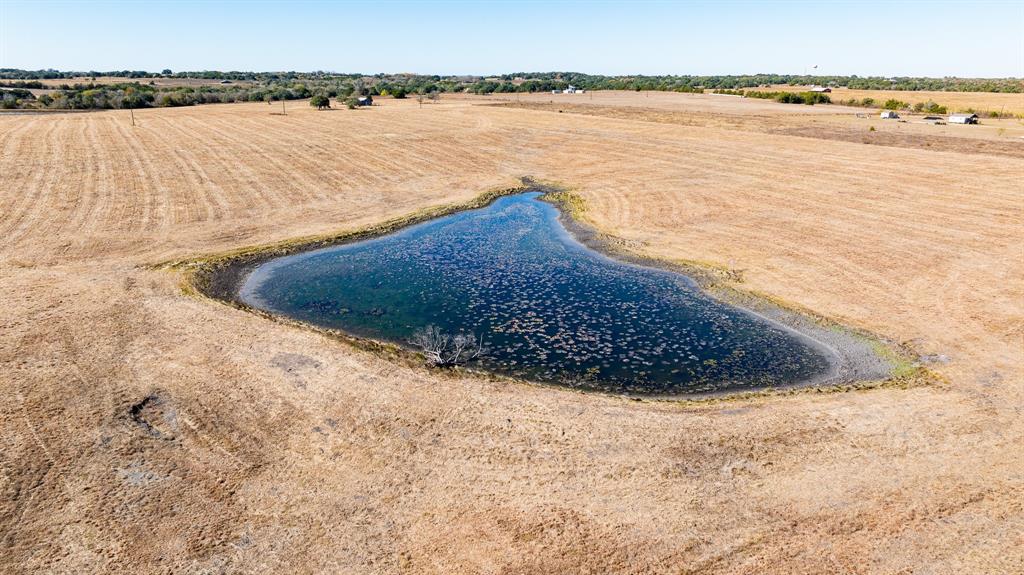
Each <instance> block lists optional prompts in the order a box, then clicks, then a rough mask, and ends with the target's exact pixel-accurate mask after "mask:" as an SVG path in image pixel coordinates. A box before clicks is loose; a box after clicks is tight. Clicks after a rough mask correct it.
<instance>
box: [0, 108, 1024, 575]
mask: <svg viewBox="0 0 1024 575" xmlns="http://www.w3.org/2000/svg"><path fill="white" fill-rule="evenodd" d="M669 96H671V99H668V98H669ZM608 97H609V98H613V97H614V98H618V99H620V100H625V102H624V103H622V104H614V103H611V104H608V107H610V108H615V107H624V108H630V109H639V110H641V114H639V115H637V114H634V115H632V116H625V117H614V116H613V115H612V114H611V113H600V114H594V113H571V112H563V113H559V112H557V111H556V110H545V109H536V108H515V107H503V106H493V105H488V104H492V103H494V102H495V100H494V99H493V98H479V99H474V98H460V99H450V100H442V102H441V103H439V104H431V105H424V106H423V107H422V108H420V107H418V106H417V105H416V103H415V102H414V101H392V100H382V101H381V104H382V105H380V106H375V107H373V108H372V109H363V110H355V111H350V110H334V111H326V112H316V111H313V110H311V109H308V107H306V106H298V105H297V106H293V107H292V110H290V111H289V113H288V115H287V116H281V115H272V114H271V113H270V110H268V107H267V106H266V105H263V104H230V105H213V106H205V107H194V108H177V109H158V110H145V111H136V120H137V122H138V124H139V125H138V126H136V127H135V128H133V127H132V126H131V125H130V124H129V120H128V117H127V115H126V113H122V112H100V113H90V114H49V115H0V238H2V239H3V241H2V242H0V293H3V294H4V298H3V305H2V306H0V384H2V385H3V393H2V394H0V440H2V442H3V443H2V445H3V448H2V450H0V548H2V549H3V553H0V572H5V573H81V572H111V573H163V572H196V573H222V572H223V573H234V572H288V573H325V572H329V573H395V572H402V573H563V572H564V573H595V572H601V573H605V572H617V573H722V574H724V573H730V574H731V573H752V574H753V573H759V574H760V573H821V574H825V573H864V574H875V573H878V574H881V573H991V574H1005V573H1021V572H1024V545H1022V533H1024V498H1022V497H1021V493H1022V492H1024V458H1022V457H1021V451H1022V449H1021V447H1022V445H1024V419H1022V415H1024V414H1022V410H1024V388H1022V384H1024V357H1022V353H1024V352H1022V348H1024V341H1022V338H1024V327H1022V326H1024V243H1022V242H1024V239H1022V238H1024V186H1022V182H1024V159H1021V158H1020V157H1012V156H1007V155H989V154H983V153H967V152H958V151H939V150H935V149H928V148H915V147H907V146H890V145H881V144H878V143H874V144H871V143H869V144H865V143H862V142H856V141H845V140H838V139H834V138H828V137H815V136H814V135H813V134H814V132H811V135H800V136H797V135H788V134H785V133H779V132H777V131H776V132H773V131H772V130H771V129H770V126H768V127H767V128H766V127H765V122H768V123H770V122H772V121H773V118H774V119H775V120H776V121H778V122H779V124H780V126H783V127H787V128H788V127H792V123H793V122H801V121H807V122H812V121H815V120H814V119H815V118H822V121H826V120H825V119H827V118H831V117H832V116H830V115H829V114H830V112H829V110H828V108H825V107H814V108H809V107H800V106H798V107H792V106H789V107H786V106H785V105H781V104H779V105H774V104H772V105H769V106H766V107H764V106H763V104H762V103H759V102H753V103H751V102H750V101H749V100H747V101H745V100H742V99H727V100H712V101H713V102H715V104H714V105H715V106H718V108H717V109H716V110H713V111H707V110H705V109H703V108H702V107H704V106H706V104H705V102H707V101H708V100H707V97H690V96H687V95H680V94H674V95H666V96H664V97H665V98H666V100H665V101H664V103H663V106H668V107H670V108H672V110H675V111H676V112H678V113H680V114H686V113H690V114H691V115H693V116H694V117H697V118H701V119H702V120H701V122H696V123H694V124H693V125H686V124H683V123H680V122H677V121H666V120H665V117H664V116H658V114H656V113H648V112H644V110H649V109H651V108H650V107H649V106H646V105H645V104H647V102H646V101H630V100H629V98H627V97H626V96H625V95H609V96H608ZM631 97H632V98H633V99H635V100H641V99H643V98H644V96H642V95H633V96H631ZM651 99H653V97H652V98H651ZM749 106H756V110H755V111H752V110H751V109H750V108H749ZM655 110H656V109H655ZM831 113H832V114H833V115H834V116H835V117H834V121H836V122H840V123H842V122H846V121H849V120H847V119H845V118H846V117H847V116H848V114H847V113H846V112H843V111H841V110H839V111H837V110H832V112H831ZM643 114H648V115H647V116H646V117H645V116H644V115H643ZM750 116H754V117H756V121H755V122H754V123H749V121H748V120H747V119H745V118H748V117H750ZM882 129H890V128H882ZM976 133H977V132H973V133H972V132H967V131H958V132H951V134H952V135H951V136H950V137H956V138H964V139H966V140H968V144H970V139H971V138H973V137H974V135H973V134H976ZM979 141H980V140H979ZM964 149H970V145H965V148H964ZM524 175H530V176H534V177H536V178H539V179H542V180H548V181H554V182H560V183H562V184H563V185H565V186H568V187H571V188H573V189H574V190H575V191H576V192H578V193H579V194H580V195H581V196H582V197H583V198H585V200H586V203H587V206H588V210H587V212H586V217H587V218H589V220H590V221H591V222H592V223H593V224H594V225H595V226H597V227H599V228H600V229H601V230H603V231H605V232H607V233H609V234H613V235H615V236H618V237H620V238H622V239H624V240H627V241H628V244H629V245H632V246H634V247H635V249H636V250H638V251H640V252H642V253H643V254H646V255H649V256H653V257H659V258H665V259H668V260H686V261H697V262H704V263H707V264H710V265H718V266H727V267H729V268H732V269H735V270H742V278H743V279H742V282H740V283H739V284H737V285H736V286H735V287H737V288H739V289H745V290H750V291H753V292H757V293H761V294H765V295H767V296H770V297H772V298H775V299H777V300H780V301H783V302H787V303H789V304H791V305H794V306H799V307H803V308H806V309H809V310H811V311H813V312H815V313H819V314H822V315H825V316H828V317H830V318H833V319H835V320H838V321H841V322H843V323H845V324H848V325H850V326H853V327H856V328H859V329H864V330H869V331H871V332H873V333H875V334H878V335H879V336H881V337H884V338H887V339H890V340H892V341H894V342H898V343H899V344H901V345H904V346H905V347H906V348H907V349H908V350H910V351H911V352H912V353H913V354H916V355H919V356H921V360H922V361H923V362H925V363H926V365H927V367H928V368H929V369H931V370H932V371H933V372H934V373H935V374H936V381H934V382H932V383H930V384H928V385H919V386H912V387H909V388H902V387H901V386H882V387H879V388H876V389H871V390H861V391H848V392H829V393H824V392H814V391H807V392H801V393H796V394H792V395H769V396H763V397H753V398H745V399H735V398H734V399H726V400H719V401H711V402H700V403H687V402H651V401H632V400H628V399H625V398H619V397H612V396H602V395H595V394H582V393H577V392H572V391H566V390H562V389H557V388H550V387H540V386H534V385H530V384H524V383H514V382H507V381H493V380H491V379H488V378H484V377H478V376H471V375H446V374H442V373H438V372H432V371H428V370H427V369H425V368H419V367H416V366H407V365H400V364H397V363H393V362H391V361H389V360H387V359H385V358H382V357H379V356H377V355H374V354H373V353H371V352H369V351H363V350H359V349H355V348H353V347H349V346H347V345H345V344H343V343H339V342H338V341H336V340H334V339H331V338H329V337H327V336H325V335H322V334H318V333H314V332H312V331H307V330H304V329H300V328H296V327H292V326H289V325H285V324H283V323H278V322H274V321H271V320H268V319H265V318H262V317H258V316H256V315H253V314H250V313H247V312H245V311H241V310H237V309H234V308H231V307H228V306H225V305H222V304H220V303H216V302H214V301H211V300H207V299H203V298H201V297H196V296H192V295H188V294H187V292H186V291H185V290H183V286H182V276H181V274H180V272H177V271H173V270H167V269H154V268H152V267H151V266H152V264H154V263H157V262H162V261H166V260H172V259H182V258H191V257H197V256H202V255H206V254H214V253H218V252H223V251H227V250H232V249H235V248H238V247H240V246H249V245H257V244H264V243H268V242H273V241H277V240H286V239H289V238H295V237H299V236H306V235H312V234H321V233H327V232H332V231H338V230H345V229H356V228H360V227H363V226H368V225H371V224H374V223H377V222H380V221H383V220H385V219H388V218H391V217H396V216H401V215H404V214H408V213H411V212H414V211H416V210H418V209H422V208H424V207H427V206H433V205H438V204H443V203H449V202H459V201H465V200H468V199H470V198H472V197H474V196H476V195H477V194H479V193H481V192H483V191H485V190H487V189H491V188H494V187H498V186H508V185H512V184H514V183H515V182H517V181H518V178H519V177H521V176H524Z"/></svg>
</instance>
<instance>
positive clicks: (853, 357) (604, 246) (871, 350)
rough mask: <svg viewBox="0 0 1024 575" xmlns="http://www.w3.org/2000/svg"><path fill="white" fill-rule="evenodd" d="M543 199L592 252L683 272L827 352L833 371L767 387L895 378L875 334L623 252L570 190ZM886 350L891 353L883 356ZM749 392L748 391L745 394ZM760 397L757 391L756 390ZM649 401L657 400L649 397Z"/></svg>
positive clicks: (893, 359) (895, 359) (698, 272)
mask: <svg viewBox="0 0 1024 575" xmlns="http://www.w3.org/2000/svg"><path fill="white" fill-rule="evenodd" d="M550 191H555V192H557V193H554V194H552V193H545V195H543V196H541V197H540V198H538V199H540V200H542V201H546V202H548V203H550V204H552V205H554V206H555V207H557V208H558V212H559V221H560V222H561V224H562V225H563V226H564V227H565V229H566V230H567V231H568V232H569V234H571V235H572V236H573V237H574V238H575V239H576V241H578V242H580V243H581V244H583V245H584V246H586V247H587V248H589V249H592V250H594V251H595V252H598V253H600V254H603V255H605V256H607V257H609V258H612V259H614V260H617V261H619V262H623V263H627V264H632V265H637V266H641V267H645V268H653V269H659V270H664V271H668V272H672V273H677V274H681V275H683V276H685V277H687V278H690V279H691V280H693V282H694V283H696V284H697V287H698V289H700V290H701V291H702V292H704V293H705V294H707V295H708V296H710V297H713V298H715V299H717V300H719V301H721V302H723V303H725V304H728V305H730V306H733V307H735V308H737V309H740V310H742V311H744V312H747V313H749V314H751V315H754V316H756V317H759V318H761V319H763V320H765V321H767V322H769V323H772V324H775V325H778V326H780V327H782V328H784V329H786V330H787V331H789V332H790V333H793V334H794V335H797V336H798V337H800V338H801V339H803V340H804V341H806V342H807V343H809V344H810V345H812V346H814V347H816V348H817V349H819V350H821V351H823V352H824V353H825V354H826V355H827V356H828V357H829V361H830V363H831V364H832V369H831V370H830V371H829V373H827V374H825V375H823V376H819V377H816V378H811V379H810V380H806V381H801V382H796V383H792V384H789V385H785V386H778V387H774V388H764V389H778V390H785V389H801V388H815V387H835V386H839V385H844V384H857V383H862V382H878V381H884V380H887V379H889V378H891V377H892V376H893V375H894V373H895V372H896V370H897V368H898V363H900V360H901V358H900V357H899V353H898V352H896V351H895V350H893V349H892V346H891V344H888V342H882V341H881V340H880V339H879V338H877V337H876V336H874V335H873V334H868V333H860V332H857V331H855V330H853V329H851V328H848V327H846V326H843V325H841V324H839V323H837V322H834V321H832V320H829V319H827V318H824V317H821V316H817V315H815V314H812V313H809V312H807V311H801V310H796V309H792V308H788V307H785V306H783V305H780V304H778V303H775V302H772V301H770V300H769V299H767V298H765V297H762V296H759V295H757V294H754V293H751V292H746V291H742V290H740V289H738V288H736V287H733V286H732V285H728V284H727V283H726V282H723V281H722V280H721V278H720V277H719V276H718V274H716V273H714V272H712V271H711V270H709V269H706V268H702V267H698V266H696V265H686V264H682V263H676V262H670V261H666V260H662V259H658V258H653V257H647V256H643V255H640V254H638V253H636V252H634V251H632V250H629V249H627V248H624V247H623V246H622V244H621V240H619V239H618V238H615V237H613V236H609V235H608V234H605V233H603V232H601V231H599V230H597V229H596V228H594V227H593V226H591V225H589V224H588V223H586V222H585V221H584V219H583V218H582V217H581V216H582V211H583V210H584V209H583V208H582V207H581V206H582V200H581V199H579V198H578V197H577V196H575V195H574V194H572V193H571V192H567V191H565V190H561V189H553V188H549V192H550ZM882 351H885V352H888V353H886V355H888V356H889V357H885V356H883V355H882V353H880V352H882ZM744 393H745V392H744V391H742V390H733V391H723V392H714V393H708V394H682V395H672V396H664V397H663V398H665V399H678V398H680V397H684V398H691V397H693V398H700V397H707V396H720V395H736V394H744ZM746 393H749V392H746ZM754 393H756V392H754ZM645 397H647V398H652V397H658V396H645Z"/></svg>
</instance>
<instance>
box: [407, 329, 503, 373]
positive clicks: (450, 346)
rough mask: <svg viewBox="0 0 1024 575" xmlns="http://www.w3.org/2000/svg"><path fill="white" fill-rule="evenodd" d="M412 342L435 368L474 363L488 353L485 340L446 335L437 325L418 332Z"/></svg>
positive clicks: (467, 335)
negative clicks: (473, 361)
mask: <svg viewBox="0 0 1024 575" xmlns="http://www.w3.org/2000/svg"><path fill="white" fill-rule="evenodd" d="M410 342H411V343H412V344H413V345H415V346H416V347H418V348H420V350H421V351H422V352H423V357H424V358H426V360H427V364H428V365H430V366H433V367H452V366H456V365H462V364H464V363H466V362H468V361H472V360H474V359H476V358H478V357H481V356H483V355H485V354H486V353H487V347H486V346H485V345H484V338H483V336H480V337H479V338H477V337H476V336H474V335H473V334H471V333H470V334H464V333H460V334H457V335H451V334H447V333H444V332H443V331H441V329H440V328H438V327H437V326H436V325H428V326H427V327H424V328H421V329H419V330H416V333H414V334H413V335H412V339H411V340H410Z"/></svg>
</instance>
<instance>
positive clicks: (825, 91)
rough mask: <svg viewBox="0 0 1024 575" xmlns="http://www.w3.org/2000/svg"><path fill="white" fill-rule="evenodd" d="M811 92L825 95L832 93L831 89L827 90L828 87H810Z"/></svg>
mask: <svg viewBox="0 0 1024 575" xmlns="http://www.w3.org/2000/svg"><path fill="white" fill-rule="evenodd" d="M811 91H812V92H821V93H823V94H827V93H829V92H831V91H832V88H829V87H828V86H811Z"/></svg>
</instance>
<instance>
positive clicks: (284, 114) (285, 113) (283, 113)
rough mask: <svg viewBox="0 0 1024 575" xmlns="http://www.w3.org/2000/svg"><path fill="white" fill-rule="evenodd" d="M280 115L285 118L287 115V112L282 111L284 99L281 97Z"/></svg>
mask: <svg viewBox="0 0 1024 575" xmlns="http://www.w3.org/2000/svg"><path fill="white" fill-rule="evenodd" d="M281 115H282V116H287V115H288V111H287V110H285V109H284V97H283V96H282V97H281Z"/></svg>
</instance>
